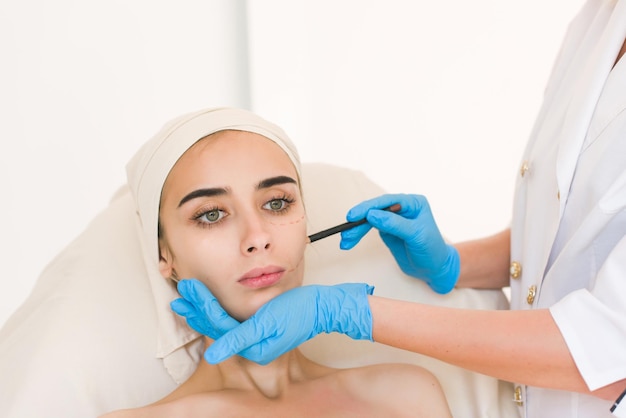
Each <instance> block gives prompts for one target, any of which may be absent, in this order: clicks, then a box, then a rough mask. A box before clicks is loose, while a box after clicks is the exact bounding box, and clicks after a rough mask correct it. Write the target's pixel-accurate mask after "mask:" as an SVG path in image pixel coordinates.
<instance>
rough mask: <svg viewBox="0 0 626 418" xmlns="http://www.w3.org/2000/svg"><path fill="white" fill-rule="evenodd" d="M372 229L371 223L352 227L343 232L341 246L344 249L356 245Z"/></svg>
mask: <svg viewBox="0 0 626 418" xmlns="http://www.w3.org/2000/svg"><path fill="white" fill-rule="evenodd" d="M370 229H372V226H371V225H370V224H367V223H366V224H363V225H359V226H356V227H354V228H350V229H348V230H346V231H342V232H341V241H340V242H339V248H341V249H342V250H349V249H351V248H353V247H355V246H356V245H357V244H358V243H359V241H361V239H362V238H363V237H364V236H365V235H366V234H367V233H368V232H369V230H370Z"/></svg>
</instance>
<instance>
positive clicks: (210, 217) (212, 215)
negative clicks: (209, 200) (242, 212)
mask: <svg viewBox="0 0 626 418" xmlns="http://www.w3.org/2000/svg"><path fill="white" fill-rule="evenodd" d="M223 217H224V212H223V211H221V210H219V209H211V210H209V211H206V212H204V213H203V214H201V215H200V216H198V218H197V219H199V220H200V221H202V222H206V223H208V224H212V223H215V222H218V221H219V220H220V219H222V218H223Z"/></svg>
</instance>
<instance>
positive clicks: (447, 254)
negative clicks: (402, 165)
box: [339, 194, 460, 294]
mask: <svg viewBox="0 0 626 418" xmlns="http://www.w3.org/2000/svg"><path fill="white" fill-rule="evenodd" d="M396 203H399V204H400V206H401V209H400V210H399V211H398V212H395V213H394V212H389V211H385V210H382V209H384V208H386V207H389V206H391V205H393V204H396ZM363 218H367V222H368V223H366V224H363V225H360V226H357V227H355V228H352V229H349V230H347V231H343V232H342V233H341V243H340V244H339V245H340V248H341V249H344V250H349V249H351V248H353V247H354V246H355V245H357V244H358V242H359V241H360V240H361V238H363V236H365V234H367V232H368V231H369V230H370V228H371V227H374V228H376V229H378V230H379V232H380V237H381V238H382V240H383V241H384V243H385V244H386V245H387V247H388V248H389V250H391V253H392V254H393V256H394V257H395V259H396V262H397V263H398V265H399V266H400V268H401V269H402V271H403V272H404V273H406V274H408V275H410V276H413V277H416V278H418V279H421V280H424V281H425V282H426V283H428V285H429V286H430V287H431V289H433V290H434V291H435V292H437V293H442V294H443V293H448V292H450V291H451V290H452V289H453V288H454V286H455V285H456V282H457V280H458V278H459V271H460V261H459V253H458V252H457V250H456V249H455V248H454V247H453V246H451V245H448V244H446V243H445V241H444V239H443V237H442V236H441V233H440V232H439V228H437V225H436V223H435V220H434V218H433V215H432V213H431V211H430V205H429V204H428V201H427V200H426V198H425V197H424V196H419V195H407V194H389V195H383V196H380V197H377V198H374V199H371V200H367V201H365V202H362V203H360V204H358V205H356V206H355V207H353V208H352V209H350V210H349V211H348V214H347V219H348V221H350V222H353V221H358V220H361V219H363Z"/></svg>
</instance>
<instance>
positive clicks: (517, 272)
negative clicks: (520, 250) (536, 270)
mask: <svg viewBox="0 0 626 418" xmlns="http://www.w3.org/2000/svg"><path fill="white" fill-rule="evenodd" d="M509 274H510V275H511V278H512V279H519V277H520V276H521V275H522V265H521V264H520V263H519V262H517V261H513V262H512V263H511V265H510V267H509Z"/></svg>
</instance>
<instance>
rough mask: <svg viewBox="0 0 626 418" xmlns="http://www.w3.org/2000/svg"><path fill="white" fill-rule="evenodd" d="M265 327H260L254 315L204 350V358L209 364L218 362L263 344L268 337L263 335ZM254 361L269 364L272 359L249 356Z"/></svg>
mask: <svg viewBox="0 0 626 418" xmlns="http://www.w3.org/2000/svg"><path fill="white" fill-rule="evenodd" d="M262 330H263V327H258V326H257V324H256V321H255V319H254V315H253V316H252V317H251V318H250V319H248V320H247V321H244V322H242V323H241V325H239V326H238V327H236V328H234V329H232V330H230V331H229V332H227V333H226V334H224V335H223V336H222V337H220V338H218V339H217V340H215V341H214V342H213V344H211V345H210V346H209V348H207V350H206V351H205V352H204V359H205V360H206V361H207V362H208V363H209V364H218V363H221V362H222V361H224V360H226V359H228V358H230V357H232V356H233V355H235V354H238V353H240V352H242V351H244V350H246V349H249V348H250V347H252V346H254V345H255V344H262V343H263V341H264V339H265V338H266V336H265V335H263V332H262ZM249 359H250V360H252V361H257V362H259V364H267V363H269V362H270V361H271V360H273V359H270V360H267V361H266V362H262V359H255V358H249Z"/></svg>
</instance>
